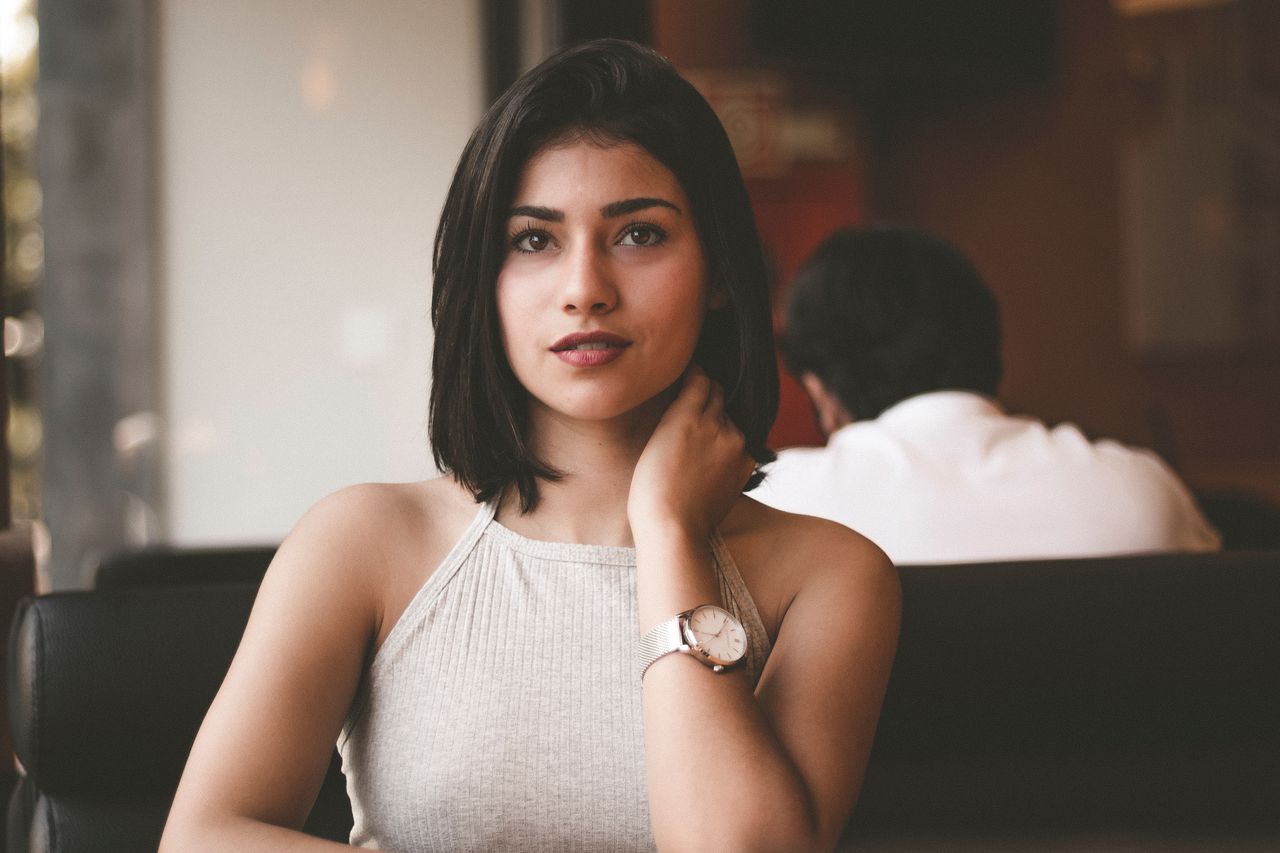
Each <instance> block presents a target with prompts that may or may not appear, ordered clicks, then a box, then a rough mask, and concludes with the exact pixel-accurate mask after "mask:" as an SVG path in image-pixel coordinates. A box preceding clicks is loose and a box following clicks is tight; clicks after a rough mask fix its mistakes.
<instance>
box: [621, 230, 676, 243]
mask: <svg viewBox="0 0 1280 853" xmlns="http://www.w3.org/2000/svg"><path fill="white" fill-rule="evenodd" d="M666 236H667V235H666V232H664V231H663V230H662V229H661V228H658V227H656V226H654V225H632V226H631V227H630V228H628V229H627V230H626V231H624V232H622V239H621V240H619V241H618V243H619V244H620V245H623V246H656V245H658V244H659V243H661V242H662V241H663V240H665V239H666Z"/></svg>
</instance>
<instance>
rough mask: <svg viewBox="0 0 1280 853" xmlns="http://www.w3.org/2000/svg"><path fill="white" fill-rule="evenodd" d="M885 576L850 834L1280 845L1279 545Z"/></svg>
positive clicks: (952, 568) (950, 568) (944, 568)
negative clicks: (886, 621) (866, 751)
mask: <svg viewBox="0 0 1280 853" xmlns="http://www.w3.org/2000/svg"><path fill="white" fill-rule="evenodd" d="M900 574H901V577H902V584H903V598H904V610H903V626H902V636H901V640H900V644H899V651H898V657H897V660H896V662H895V666H894V671H893V675H892V677H891V681H890V685H889V691H888V694H887V696H886V699H885V705H884V711H883V715H882V717H881V722H880V726H879V729H878V732H877V737H876V744H875V747H874V750H873V755H872V758H871V762H870V765H869V767H868V771H867V777H866V782H865V785H864V789H863V793H862V796H861V798H860V801H859V805H858V808H857V810H856V813H855V815H854V819H853V820H852V821H851V822H850V837H851V838H861V839H868V838H875V837H885V836H893V835H902V834H908V835H931V834H933V835H944V836H949V837H954V836H959V835H985V836H1000V835H1003V836H1017V835H1019V834H1044V833H1054V832H1056V833H1061V834H1064V835H1069V834H1108V835H1116V834H1120V835H1139V836H1146V837H1157V836H1160V837H1167V838H1196V837H1238V838H1250V837H1257V836H1262V837H1266V838H1272V839H1280V552H1278V551H1267V552H1233V553H1232V552H1228V553H1221V554H1204V555H1153V556H1131V557H1114V558H1106V559H1077V560H1049V561H1036V562H1011V563H990V564H983V565H950V566H933V567H904V568H902V569H901V570H900Z"/></svg>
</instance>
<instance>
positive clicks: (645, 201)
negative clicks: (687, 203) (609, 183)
mask: <svg viewBox="0 0 1280 853" xmlns="http://www.w3.org/2000/svg"><path fill="white" fill-rule="evenodd" d="M649 207H669V208H671V209H672V210H674V211H675V212H676V213H680V212H681V211H680V208H678V207H676V206H675V205H674V204H672V203H671V202H669V201H667V200H666V199H664V198H628V199H623V200H622V201H615V202H610V203H609V204H606V205H605V206H604V207H602V208H600V215H601V216H603V217H604V218H605V219H613V218H614V217H615V216H626V215H627V214H628V213H635V212H636V211H637V210H644V209H646V208H649Z"/></svg>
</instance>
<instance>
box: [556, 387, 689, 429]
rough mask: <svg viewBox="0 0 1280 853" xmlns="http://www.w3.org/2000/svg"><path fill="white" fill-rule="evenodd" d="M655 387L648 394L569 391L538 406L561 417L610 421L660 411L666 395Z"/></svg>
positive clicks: (665, 402) (577, 419)
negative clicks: (566, 394)
mask: <svg viewBox="0 0 1280 853" xmlns="http://www.w3.org/2000/svg"><path fill="white" fill-rule="evenodd" d="M664 391H665V389H658V390H657V391H655V392H651V393H647V394H646V393H640V394H634V395H632V394H628V395H614V394H599V393H597V394H581V395H578V394H573V395H568V396H566V397H562V398H561V399H559V400H554V401H553V402H550V403H548V402H546V401H543V402H542V405H543V406H544V407H546V408H547V409H548V410H550V411H553V412H555V413H556V414H558V415H560V416H561V417H566V418H570V419H572V420H576V421H612V420H616V419H618V418H622V417H626V416H628V415H640V414H644V413H646V412H648V411H650V410H652V409H655V408H656V409H658V410H659V411H662V410H664V409H665V408H666V406H667V405H668V404H669V403H670V398H669V397H668V396H667V395H665V394H664V393H663V392H664Z"/></svg>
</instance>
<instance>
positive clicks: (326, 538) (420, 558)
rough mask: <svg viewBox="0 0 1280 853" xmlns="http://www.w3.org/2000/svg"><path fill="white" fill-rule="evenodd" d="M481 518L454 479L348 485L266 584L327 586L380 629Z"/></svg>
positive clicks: (303, 527) (285, 549)
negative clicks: (473, 522)
mask: <svg viewBox="0 0 1280 853" xmlns="http://www.w3.org/2000/svg"><path fill="white" fill-rule="evenodd" d="M475 513H476V504H475V502H474V501H473V500H472V499H471V496H470V495H469V494H468V493H467V492H466V491H465V490H463V489H462V488H461V487H459V486H458V485H457V484H456V483H455V482H454V481H453V480H452V479H449V478H443V477H442V478H437V479H434V480H426V481H421V482H415V483H363V484H360V485H355V486H348V487H346V488H343V489H340V490H338V491H336V492H334V493H332V494H330V495H328V496H326V497H324V498H322V499H321V500H320V501H318V502H317V503H316V504H315V505H313V506H312V507H311V508H310V509H309V510H307V512H306V513H305V514H304V515H303V516H302V518H301V520H299V521H298V523H297V525H296V526H295V527H294V529H293V530H292V531H291V532H290V533H289V535H288V536H287V537H286V538H285V540H284V543H283V544H282V545H281V546H280V550H279V552H277V554H276V559H275V560H274V561H273V562H272V565H271V568H270V569H269V570H268V572H267V578H266V579H265V580H264V587H267V588H269V587H271V586H276V585H283V586H287V587H290V588H293V589H295V590H296V589H298V588H299V587H310V586H315V585H320V586H322V587H324V588H326V589H327V590H328V591H330V592H331V593H335V594H337V595H339V596H340V597H342V598H344V599H346V600H347V601H348V602H349V604H351V605H353V606H356V607H359V608H360V609H362V610H365V612H367V613H368V614H369V616H370V618H371V619H372V621H373V623H374V628H375V630H376V628H377V626H381V625H383V624H385V623H387V622H388V620H389V621H391V622H394V620H395V618H396V617H397V616H398V615H399V612H400V610H402V609H403V605H404V604H406V603H407V601H408V599H409V598H411V597H412V595H413V593H414V592H415V591H416V590H417V588H418V587H419V586H421V585H422V583H423V582H425V580H426V577H427V576H428V575H429V573H430V570H431V569H432V568H433V567H434V566H435V565H436V564H437V563H439V562H440V560H443V558H444V556H445V555H446V554H447V553H448V551H449V549H450V548H451V547H452V545H453V543H454V542H455V541H456V540H457V539H458V537H460V536H461V534H462V531H463V530H465V529H466V526H467V525H468V524H469V523H470V521H471V519H472V518H473V517H474V516H475ZM381 633H382V632H379V634H381Z"/></svg>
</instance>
